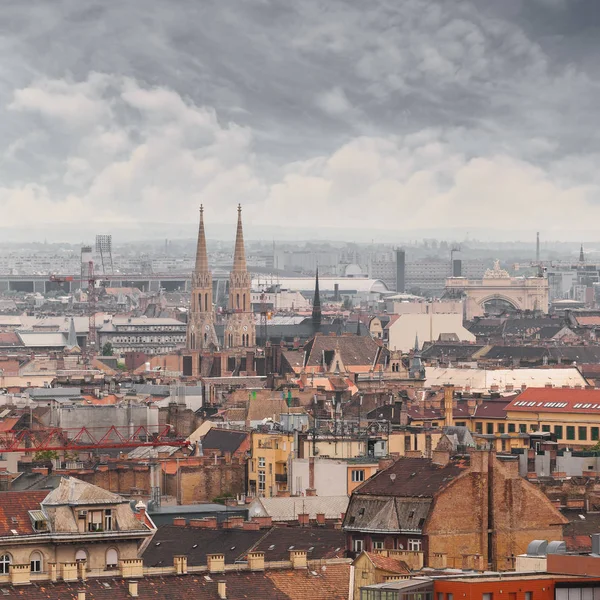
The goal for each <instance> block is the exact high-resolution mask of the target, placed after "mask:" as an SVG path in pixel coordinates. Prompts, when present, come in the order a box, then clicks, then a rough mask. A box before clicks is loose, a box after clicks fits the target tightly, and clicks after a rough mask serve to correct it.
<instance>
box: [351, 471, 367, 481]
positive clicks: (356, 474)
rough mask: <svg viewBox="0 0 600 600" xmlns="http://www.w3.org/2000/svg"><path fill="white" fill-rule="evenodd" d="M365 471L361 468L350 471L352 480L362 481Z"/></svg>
mask: <svg viewBox="0 0 600 600" xmlns="http://www.w3.org/2000/svg"><path fill="white" fill-rule="evenodd" d="M364 480H365V472H364V471H363V470H362V469H355V470H353V471H352V481H364Z"/></svg>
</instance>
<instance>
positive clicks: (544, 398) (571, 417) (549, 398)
mask: <svg viewBox="0 0 600 600" xmlns="http://www.w3.org/2000/svg"><path fill="white" fill-rule="evenodd" d="M506 415H507V422H508V426H509V427H510V429H512V430H515V431H519V432H522V433H526V432H532V431H535V432H541V433H550V434H552V435H553V436H554V437H555V439H556V441H557V442H558V444H559V445H560V446H568V447H570V448H586V447H588V448H589V447H590V446H595V445H597V444H598V443H599V442H600V390H597V389H582V388H549V387H548V388H527V389H526V390H525V391H523V392H522V393H521V394H519V395H518V396H517V397H516V398H515V399H514V400H513V401H512V402H511V403H510V404H509V405H508V406H507V407H506Z"/></svg>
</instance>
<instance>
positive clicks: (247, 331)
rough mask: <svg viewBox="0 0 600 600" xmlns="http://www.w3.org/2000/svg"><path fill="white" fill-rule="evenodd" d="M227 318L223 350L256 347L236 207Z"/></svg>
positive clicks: (240, 212)
mask: <svg viewBox="0 0 600 600" xmlns="http://www.w3.org/2000/svg"><path fill="white" fill-rule="evenodd" d="M227 308H228V309H229V316H228V317H227V323H226V324H225V334H224V337H225V348H248V347H252V346H254V345H256V325H255V323H254V315H253V314H252V306H251V304H250V275H249V274H248V269H247V268H246V251H245V249H244V230H243V228H242V207H241V205H238V222H237V233H236V237H235V250H234V253H233V268H232V269H231V273H230V274H229V303H228V306H227Z"/></svg>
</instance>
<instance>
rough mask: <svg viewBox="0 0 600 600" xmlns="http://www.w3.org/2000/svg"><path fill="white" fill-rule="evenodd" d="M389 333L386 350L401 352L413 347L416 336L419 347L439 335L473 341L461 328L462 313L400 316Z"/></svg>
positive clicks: (467, 332)
mask: <svg viewBox="0 0 600 600" xmlns="http://www.w3.org/2000/svg"><path fill="white" fill-rule="evenodd" d="M389 332H390V333H389V341H388V348H389V349H390V350H401V351H402V352H408V351H409V350H411V349H412V348H413V347H414V344H415V336H416V335H418V336H419V344H420V345H421V346H422V345H423V343H424V342H433V341H436V340H437V339H438V338H439V336H440V334H441V333H455V334H456V335H457V336H458V339H459V340H461V341H464V342H474V341H475V336H474V335H473V334H472V333H471V332H470V331H468V330H467V329H465V328H464V327H463V315H462V312H460V313H449V314H440V313H433V314H428V315H427V314H407V315H400V316H399V318H398V320H397V321H396V322H395V323H393V324H392V326H391V327H390V330H389Z"/></svg>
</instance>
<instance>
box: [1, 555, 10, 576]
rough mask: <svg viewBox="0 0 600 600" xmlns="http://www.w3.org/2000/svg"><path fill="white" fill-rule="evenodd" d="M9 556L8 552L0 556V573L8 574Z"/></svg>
mask: <svg viewBox="0 0 600 600" xmlns="http://www.w3.org/2000/svg"><path fill="white" fill-rule="evenodd" d="M10 563H11V558H10V554H3V555H2V556H0V575H8V572H9V570H10Z"/></svg>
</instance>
